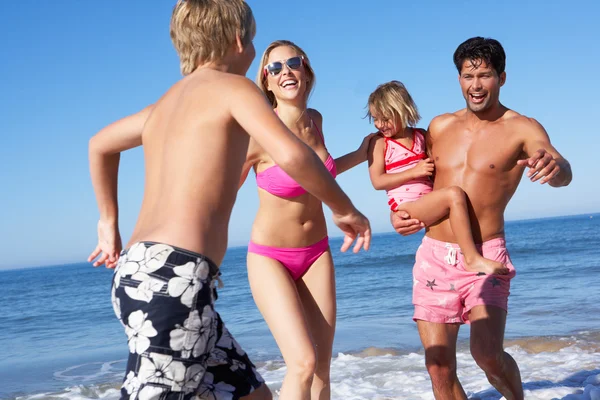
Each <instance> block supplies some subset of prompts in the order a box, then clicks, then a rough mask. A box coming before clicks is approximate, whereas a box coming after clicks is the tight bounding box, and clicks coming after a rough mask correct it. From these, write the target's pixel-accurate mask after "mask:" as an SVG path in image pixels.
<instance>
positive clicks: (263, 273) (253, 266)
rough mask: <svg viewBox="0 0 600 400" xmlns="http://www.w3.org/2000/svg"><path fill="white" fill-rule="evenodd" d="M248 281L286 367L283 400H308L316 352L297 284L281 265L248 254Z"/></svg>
mask: <svg viewBox="0 0 600 400" xmlns="http://www.w3.org/2000/svg"><path fill="white" fill-rule="evenodd" d="M248 280H249V282H250V289H251V290H252V296H253V297H254V301H255V302H256V305H257V307H258V309H259V311H260V312H261V314H262V315H263V317H264V319H265V321H266V322H267V325H268V326H269V329H270V330H271V333H272V334H273V337H274V338H275V341H276V342H277V345H278V346H279V350H281V354H282V355H283V359H284V361H285V364H286V366H287V373H286V375H285V378H284V380H283V385H282V388H281V393H280V396H279V399H280V400H309V399H310V388H311V385H312V380H313V375H314V373H315V366H316V362H317V361H316V358H317V355H316V352H315V348H314V345H313V342H312V338H311V336H310V333H309V326H308V324H307V321H306V319H305V316H304V310H303V308H302V303H301V302H300V297H299V296H298V291H297V289H296V284H295V282H294V281H293V280H292V278H291V277H290V275H289V273H288V272H287V270H286V269H285V267H284V266H283V265H281V263H279V262H278V261H276V260H273V259H272V258H268V257H264V256H261V255H258V254H255V253H248Z"/></svg>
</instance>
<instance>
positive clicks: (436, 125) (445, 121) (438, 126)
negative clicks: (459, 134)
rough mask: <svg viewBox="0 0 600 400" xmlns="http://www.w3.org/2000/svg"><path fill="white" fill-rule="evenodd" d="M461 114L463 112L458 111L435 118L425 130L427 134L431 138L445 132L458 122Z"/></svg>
mask: <svg viewBox="0 0 600 400" xmlns="http://www.w3.org/2000/svg"><path fill="white" fill-rule="evenodd" d="M463 114H464V110H459V111H456V112H452V113H445V114H440V115H438V116H437V117H435V118H433V119H432V120H431V122H430V123H429V128H428V129H427V131H428V133H429V134H430V135H432V136H435V135H437V134H439V133H440V132H443V131H445V130H446V129H448V128H449V127H451V126H452V125H453V124H455V123H457V122H458V121H460V119H461V117H462V115H463Z"/></svg>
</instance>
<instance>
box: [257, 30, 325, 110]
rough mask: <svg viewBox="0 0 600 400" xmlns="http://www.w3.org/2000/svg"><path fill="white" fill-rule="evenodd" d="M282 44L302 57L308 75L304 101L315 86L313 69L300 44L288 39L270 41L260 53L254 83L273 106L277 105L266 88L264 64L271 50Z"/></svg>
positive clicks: (271, 93) (273, 96) (272, 95)
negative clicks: (260, 56) (261, 53)
mask: <svg viewBox="0 0 600 400" xmlns="http://www.w3.org/2000/svg"><path fill="white" fill-rule="evenodd" d="M282 46H285V47H291V48H292V49H294V51H295V52H296V53H298V55H299V56H302V57H304V63H303V65H304V70H305V71H306V75H307V76H308V84H307V87H306V101H308V97H309V96H310V94H311V92H312V90H313V88H314V87H315V82H316V79H317V78H316V76H315V71H314V70H313V69H312V67H311V66H310V60H309V59H308V56H307V55H306V53H305V52H304V50H302V49H301V48H300V46H298V45H297V44H295V43H294V42H290V41H289V40H276V41H274V42H272V43H271V44H270V45H269V46H267V48H266V50H265V52H264V53H263V55H262V58H261V59H260V65H259V66H258V74H257V75H256V84H257V85H258V87H259V88H260V90H262V91H263V93H264V94H265V95H266V96H267V99H269V102H270V103H271V105H272V106H273V108H275V107H277V99H276V98H275V95H274V94H273V92H271V91H270V90H268V89H267V84H266V83H267V77H266V76H265V66H266V65H267V61H268V60H269V55H271V52H272V51H273V50H274V49H276V48H277V47H282Z"/></svg>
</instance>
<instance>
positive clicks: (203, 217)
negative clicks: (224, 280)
mask: <svg viewBox="0 0 600 400" xmlns="http://www.w3.org/2000/svg"><path fill="white" fill-rule="evenodd" d="M249 85H253V84H252V83H251V82H250V81H248V80H247V79H246V78H243V77H241V76H237V75H233V74H228V73H224V72H220V71H216V70H212V69H206V70H204V71H197V72H196V73H194V74H191V75H189V76H188V77H186V78H184V79H182V80H181V81H180V82H178V83H177V84H175V85H174V86H173V87H172V88H171V89H170V90H169V91H168V92H167V93H166V94H165V95H164V96H163V97H162V98H161V99H160V100H159V101H158V102H157V103H156V105H155V107H154V109H153V111H152V114H151V115H150V116H149V118H148V120H147V122H146V125H145V127H144V131H143V134H142V141H143V148H144V157H145V163H146V182H145V189H144V199H143V203H142V209H141V212H140V216H139V219H138V221H137V224H136V227H135V230H134V233H133V235H132V238H131V240H130V244H132V243H135V242H137V241H142V240H152V241H158V242H166V243H173V244H176V245H178V246H179V247H183V248H186V249H189V250H191V251H196V252H199V253H202V254H204V255H206V256H207V257H209V258H211V259H212V260H214V261H215V262H216V263H217V264H220V262H221V260H222V258H223V255H224V253H225V249H226V246H227V228H228V224H229V217H230V215H231V210H232V208H233V204H234V202H235V198H236V193H237V182H238V181H239V177H240V173H241V169H242V165H243V163H244V161H245V157H246V152H247V148H248V141H249V136H248V134H247V133H246V132H245V131H244V130H243V129H242V128H241V126H240V125H239V124H238V123H237V122H236V121H235V119H234V118H233V116H232V108H234V107H236V106H237V105H236V103H235V96H236V95H237V96H239V95H242V94H243V93H244V92H246V91H248V90H250V91H252V90H251V89H252V88H251V87H250V88H249V87H248V86H249ZM259 100H260V98H259ZM265 104H266V103H265Z"/></svg>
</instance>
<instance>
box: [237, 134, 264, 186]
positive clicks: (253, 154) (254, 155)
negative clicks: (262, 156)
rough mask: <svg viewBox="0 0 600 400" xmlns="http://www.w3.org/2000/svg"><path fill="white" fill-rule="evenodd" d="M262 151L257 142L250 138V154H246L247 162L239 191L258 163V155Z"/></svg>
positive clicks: (241, 176)
mask: <svg viewBox="0 0 600 400" xmlns="http://www.w3.org/2000/svg"><path fill="white" fill-rule="evenodd" d="M259 150H260V146H258V145H257V144H256V142H255V141H254V140H253V139H252V138H250V142H249V143H248V153H247V154H246V161H245V162H244V165H243V166H242V174H241V175H240V183H239V185H238V190H239V189H241V187H242V185H243V184H244V182H246V179H247V178H248V174H249V173H250V170H251V169H252V167H253V166H254V164H256V163H257V162H258V155H259V154H258V153H259Z"/></svg>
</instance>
